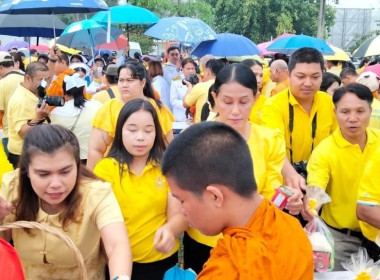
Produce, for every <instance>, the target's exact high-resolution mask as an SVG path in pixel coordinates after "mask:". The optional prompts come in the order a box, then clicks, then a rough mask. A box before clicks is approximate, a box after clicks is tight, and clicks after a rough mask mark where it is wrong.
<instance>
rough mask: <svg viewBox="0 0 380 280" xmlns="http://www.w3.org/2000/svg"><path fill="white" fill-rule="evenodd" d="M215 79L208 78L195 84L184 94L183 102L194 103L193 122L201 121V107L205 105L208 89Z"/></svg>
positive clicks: (191, 104) (190, 104)
mask: <svg viewBox="0 0 380 280" xmlns="http://www.w3.org/2000/svg"><path fill="white" fill-rule="evenodd" d="M214 82H215V80H214V79H213V80H209V81H207V82H202V83H198V84H196V85H195V86H194V87H193V89H192V90H191V91H190V92H189V93H188V94H187V95H186V96H185V102H186V104H187V105H189V106H193V105H194V104H195V118H194V123H198V122H200V121H201V113H202V107H203V105H205V103H206V101H207V97H208V90H209V89H210V87H211V86H212V85H213V84H214Z"/></svg>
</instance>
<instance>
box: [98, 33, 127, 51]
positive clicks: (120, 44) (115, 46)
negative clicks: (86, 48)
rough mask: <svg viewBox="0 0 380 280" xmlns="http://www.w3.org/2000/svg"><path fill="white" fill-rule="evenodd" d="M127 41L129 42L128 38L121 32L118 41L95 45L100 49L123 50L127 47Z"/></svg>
mask: <svg viewBox="0 0 380 280" xmlns="http://www.w3.org/2000/svg"><path fill="white" fill-rule="evenodd" d="M127 43H128V39H127V38H126V37H125V36H124V35H123V34H121V35H120V36H119V37H118V38H117V40H116V41H113V42H109V43H103V44H100V45H97V46H96V47H95V49H99V50H122V49H124V48H125V46H126V45H127Z"/></svg>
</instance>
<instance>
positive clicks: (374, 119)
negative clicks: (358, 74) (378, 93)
mask: <svg viewBox="0 0 380 280" xmlns="http://www.w3.org/2000/svg"><path fill="white" fill-rule="evenodd" d="M371 107H372V113H371V118H370V119H369V125H368V127H371V128H377V129H380V101H379V100H377V99H376V98H374V99H373V102H372V105H371Z"/></svg>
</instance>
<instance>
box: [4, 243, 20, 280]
mask: <svg viewBox="0 0 380 280" xmlns="http://www.w3.org/2000/svg"><path fill="white" fill-rule="evenodd" d="M0 279H12V280H24V279H25V278H24V272H23V270H22V266H21V262H20V259H19V257H18V255H17V253H16V251H15V249H14V248H13V247H12V246H11V245H10V244H9V243H8V242H6V241H5V240H3V239H1V238H0Z"/></svg>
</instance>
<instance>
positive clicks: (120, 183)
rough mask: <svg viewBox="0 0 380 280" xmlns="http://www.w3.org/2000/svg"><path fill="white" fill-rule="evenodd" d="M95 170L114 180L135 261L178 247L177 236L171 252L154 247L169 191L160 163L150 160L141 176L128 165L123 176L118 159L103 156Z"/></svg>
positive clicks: (158, 256)
mask: <svg viewBox="0 0 380 280" xmlns="http://www.w3.org/2000/svg"><path fill="white" fill-rule="evenodd" d="M94 173H95V174H96V175H97V176H99V177H100V178H102V179H104V180H106V181H107V182H110V183H111V184H112V188H113V191H114V193H115V196H116V199H117V201H118V203H119V205H120V208H121V212H122V213H123V217H124V222H125V225H126V227H127V230H128V235H129V240H130V244H131V249H132V255H133V261H134V262H139V263H150V262H155V261H159V260H163V259H165V258H167V257H169V256H171V255H172V254H174V253H175V252H176V251H177V250H178V248H179V242H178V240H177V243H176V246H175V248H174V249H173V251H172V252H170V253H169V254H162V253H160V252H158V251H156V250H155V249H154V248H153V240H154V235H155V233H156V231H157V229H158V228H159V227H161V226H162V225H164V224H165V223H166V221H167V216H166V210H167V204H168V194H169V192H170V189H169V186H168V183H167V182H166V179H165V177H164V176H163V175H162V173H161V169H160V166H159V165H155V164H152V163H149V164H147V166H145V168H144V170H143V173H142V174H141V176H138V175H136V174H135V173H133V172H131V171H128V170H127V167H126V166H125V170H124V172H123V175H122V177H120V169H119V163H118V162H117V161H116V160H115V159H113V158H104V159H102V160H100V161H99V162H98V163H97V164H96V166H95V168H94Z"/></svg>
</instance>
